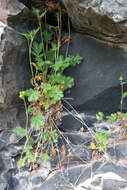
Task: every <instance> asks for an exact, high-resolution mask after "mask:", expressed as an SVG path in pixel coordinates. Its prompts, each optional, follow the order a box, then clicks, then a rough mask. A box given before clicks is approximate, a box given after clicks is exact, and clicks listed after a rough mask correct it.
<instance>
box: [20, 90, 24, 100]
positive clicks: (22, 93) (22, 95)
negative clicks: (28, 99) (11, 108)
mask: <svg viewBox="0 0 127 190" xmlns="http://www.w3.org/2000/svg"><path fill="white" fill-rule="evenodd" d="M24 94H25V91H21V92H19V98H20V99H23V98H24Z"/></svg>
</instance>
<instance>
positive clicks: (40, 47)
mask: <svg viewBox="0 0 127 190" xmlns="http://www.w3.org/2000/svg"><path fill="white" fill-rule="evenodd" d="M42 50H43V44H42V43H40V44H39V43H37V42H36V41H35V42H33V46H32V54H33V55H34V56H37V57H38V56H40V54H41V53H42Z"/></svg>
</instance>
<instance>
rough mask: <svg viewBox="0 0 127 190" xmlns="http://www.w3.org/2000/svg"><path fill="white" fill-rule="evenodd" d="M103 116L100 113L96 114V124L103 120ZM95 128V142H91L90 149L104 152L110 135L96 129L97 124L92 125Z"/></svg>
mask: <svg viewBox="0 0 127 190" xmlns="http://www.w3.org/2000/svg"><path fill="white" fill-rule="evenodd" d="M103 116H104V114H103V113H102V112H98V114H97V116H96V119H97V121H98V122H100V121H101V120H102V119H103ZM94 127H95V134H94V135H93V137H94V139H95V142H91V148H92V149H95V150H98V151H99V152H102V151H104V149H105V148H106V147H107V144H108V141H107V139H108V138H109V136H110V134H109V133H106V132H105V131H104V130H103V129H101V130H100V129H99V128H98V123H94Z"/></svg>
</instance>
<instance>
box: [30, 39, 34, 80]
mask: <svg viewBox="0 0 127 190" xmlns="http://www.w3.org/2000/svg"><path fill="white" fill-rule="evenodd" d="M32 42H33V40H31V42H30V44H29V61H30V70H31V74H32V77H33V78H34V72H33V66H32V56H31V49H32Z"/></svg>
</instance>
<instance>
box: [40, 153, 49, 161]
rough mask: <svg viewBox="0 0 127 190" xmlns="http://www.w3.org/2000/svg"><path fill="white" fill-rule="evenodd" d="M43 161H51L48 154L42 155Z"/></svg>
mask: <svg viewBox="0 0 127 190" xmlns="http://www.w3.org/2000/svg"><path fill="white" fill-rule="evenodd" d="M41 159H42V160H43V161H47V160H48V159H49V157H48V155H47V154H42V155H41Z"/></svg>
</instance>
